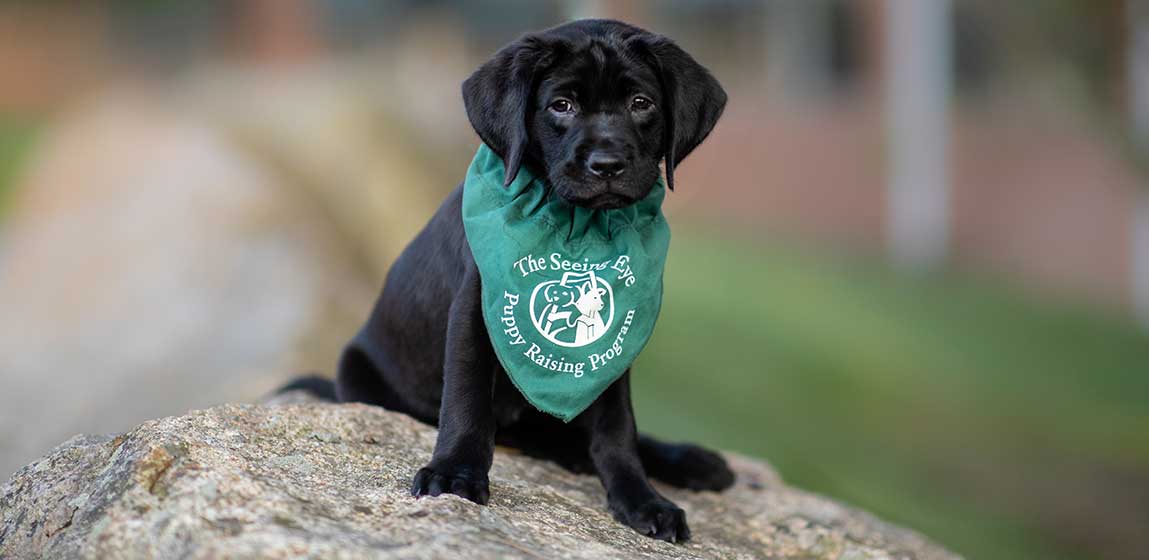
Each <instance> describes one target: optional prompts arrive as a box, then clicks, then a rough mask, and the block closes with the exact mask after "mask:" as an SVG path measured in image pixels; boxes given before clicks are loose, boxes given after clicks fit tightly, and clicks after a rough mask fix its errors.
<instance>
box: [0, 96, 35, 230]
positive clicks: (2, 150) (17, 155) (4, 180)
mask: <svg viewBox="0 0 1149 560" xmlns="http://www.w3.org/2000/svg"><path fill="white" fill-rule="evenodd" d="M37 130H38V127H37V126H36V125H35V123H32V122H29V121H28V120H26V119H15V118H6V117H3V116H0V218H2V217H3V216H4V212H5V210H6V209H7V204H6V203H7V201H8V195H9V194H10V192H11V190H12V187H13V183H15V182H16V179H17V176H18V174H19V172H20V170H21V168H22V166H23V163H24V161H25V160H26V159H27V156H28V154H29V153H30V152H31V147H32V143H33V141H34V140H35V137H36V131H37Z"/></svg>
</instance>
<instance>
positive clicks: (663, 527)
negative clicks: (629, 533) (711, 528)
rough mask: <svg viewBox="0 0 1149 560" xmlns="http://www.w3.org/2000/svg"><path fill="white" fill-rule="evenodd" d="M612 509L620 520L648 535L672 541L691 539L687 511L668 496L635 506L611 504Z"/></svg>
mask: <svg viewBox="0 0 1149 560" xmlns="http://www.w3.org/2000/svg"><path fill="white" fill-rule="evenodd" d="M610 510H611V513H613V514H614V518H615V519H617V520H618V521H619V522H621V523H624V524H626V525H629V526H630V527H632V528H633V529H634V530H636V531H638V532H639V533H642V534H644V535H646V536H648V537H654V538H656V539H659V540H663V541H667V542H672V543H677V542H685V541H688V540H690V527H688V526H687V525H686V512H684V511H682V509H681V508H679V507H678V506H676V505H674V504H673V503H672V502H671V501H670V500H667V499H666V498H662V497H656V498H654V499H652V500H650V501H649V502H646V503H644V504H642V505H640V506H638V507H635V508H626V507H624V506H621V505H615V504H611V506H610Z"/></svg>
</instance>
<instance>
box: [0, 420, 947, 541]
mask: <svg viewBox="0 0 1149 560" xmlns="http://www.w3.org/2000/svg"><path fill="white" fill-rule="evenodd" d="M434 441H435V431H434V429H433V428H431V427H428V426H425V425H423V424H420V423H418V422H416V421H415V420H412V419H410V418H408V417H407V416H404V415H401V414H396V413H392V412H387V411H385V410H382V409H380V408H378V407H372V406H367V405H358V404H342V405H335V404H323V403H297V404H281V405H224V406H218V407H215V408H211V409H207V410H200V411H193V412H190V413H189V414H187V415H185V416H176V417H169V418H163V419H159V420H153V421H149V422H146V423H144V424H142V425H140V426H139V427H137V428H135V429H134V430H132V431H130V432H128V433H126V434H123V435H120V436H115V437H96V436H77V437H75V438H73V439H71V440H69V441H68V442H66V443H64V444H63V445H61V446H59V447H57V448H56V449H54V450H53V451H52V452H51V453H49V454H48V455H47V456H45V457H43V458H42V459H40V460H38V461H36V462H34V463H32V464H31V465H28V466H26V467H24V468H22V469H20V470H19V471H18V472H17V473H16V474H15V475H14V476H13V477H12V478H11V479H10V480H8V482H7V483H5V484H4V486H3V488H2V491H0V492H2V493H0V558H40V557H44V558H177V557H178V558H296V557H316V558H546V559H552V558H827V559H829V558H833V559H841V560H857V559H871V558H872V559H877V558H890V559H893V558H906V559H911V558H921V559H933V558H956V556H954V555H953V554H951V553H949V552H946V551H944V550H942V549H941V548H939V547H937V546H936V545H934V544H932V543H930V542H929V541H927V540H926V539H924V538H923V537H921V536H919V535H916V534H915V533H913V532H910V531H908V530H905V529H901V528H897V527H894V526H892V525H889V524H887V523H884V522H882V521H879V520H877V519H876V518H874V517H873V516H871V515H868V514H866V513H863V512H859V511H857V510H855V509H852V508H849V507H846V506H843V505H840V504H837V503H835V502H833V501H831V500H828V499H826V498H822V497H819V496H815V495H812V494H809V493H806V492H802V491H799V490H796V489H793V488H789V487H787V486H785V485H784V484H783V483H782V481H781V479H780V478H779V477H778V475H777V474H776V473H775V472H774V471H773V470H772V469H770V467H769V466H767V465H765V464H763V463H761V462H759V461H753V460H749V459H746V458H743V457H738V456H735V455H729V456H728V458H729V459H730V461H731V463H732V466H733V468H734V469H735V471H736V472H737V473H738V481H737V483H736V485H735V487H734V488H732V489H730V490H728V491H726V492H723V493H712V492H703V493H694V492H689V491H683V490H677V489H672V488H667V487H662V486H660V490H661V491H662V492H664V493H665V494H666V495H667V496H668V497H669V498H671V499H672V500H674V501H675V502H676V503H678V504H679V505H680V506H681V507H682V508H683V509H685V510H686V512H687V516H688V520H689V522H690V526H691V529H692V532H693V540H691V541H690V542H689V543H686V544H679V545H674V544H670V543H666V542H661V541H656V540H654V539H650V538H647V537H644V536H642V535H639V534H638V533H636V532H634V531H633V530H631V529H629V528H627V527H625V526H623V525H620V524H618V523H617V522H615V521H614V520H613V519H612V518H611V516H610V514H609V513H608V512H607V510H606V505H605V494H604V491H603V490H602V487H601V485H600V484H599V482H598V480H597V479H596V478H595V477H593V476H585V475H575V474H571V473H569V472H567V471H565V470H563V469H562V468H561V467H558V466H556V465H554V464H552V463H549V462H545V461H540V460H536V459H532V458H529V457H525V456H523V455H519V454H516V453H515V452H514V451H513V450H505V449H500V450H498V452H497V453H496V457H495V465H494V468H493V469H492V471H491V502H490V505H489V506H487V507H484V506H479V505H476V504H473V503H471V502H467V501H465V500H462V499H459V498H457V497H455V496H442V497H438V498H423V499H415V498H412V497H410V496H409V494H408V488H409V483H410V480H411V476H412V474H413V473H414V472H415V471H416V470H417V469H418V468H419V467H420V466H422V465H423V464H424V463H425V462H426V461H427V460H428V459H429V458H430V455H431V449H432V447H433V445H434Z"/></svg>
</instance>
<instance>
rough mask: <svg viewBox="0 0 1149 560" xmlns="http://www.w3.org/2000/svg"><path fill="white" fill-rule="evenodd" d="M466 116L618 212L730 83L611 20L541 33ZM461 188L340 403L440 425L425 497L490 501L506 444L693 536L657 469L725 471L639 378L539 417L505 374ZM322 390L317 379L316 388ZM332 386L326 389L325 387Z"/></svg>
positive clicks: (410, 264) (370, 335)
mask: <svg viewBox="0 0 1149 560" xmlns="http://www.w3.org/2000/svg"><path fill="white" fill-rule="evenodd" d="M463 101H464V103H465V105H466V109H467V115H468V117H469V119H470V121H471V124H472V125H473V126H474V128H475V131H476V132H478V134H479V136H480V137H481V138H482V140H483V142H485V143H486V144H487V145H488V146H490V147H491V149H492V150H494V151H495V152H496V153H497V154H499V155H500V156H501V157H502V158H503V161H504V162H505V163H506V168H507V174H506V181H507V183H508V184H509V183H510V181H512V180H513V179H514V177H515V176H516V174H517V173H518V171H519V169H520V167H521V166H524V165H525V166H529V167H530V168H532V170H533V171H535V172H537V173H539V174H542V175H544V176H546V177H547V178H548V179H549V182H550V184H551V186H552V187H553V188H554V190H555V193H556V194H557V195H558V196H561V197H562V198H563V199H565V200H566V201H568V202H569V203H570V204H575V205H580V206H586V207H591V208H617V207H621V206H626V205H628V204H631V203H633V202H635V201H637V200H639V199H641V198H643V197H644V196H646V194H647V193H649V191H650V189H651V188H652V186H653V185H654V183H655V181H656V179H657V178H658V175H659V164H660V162H664V163H665V168H666V176H667V182H668V184H670V185H673V175H674V167H675V166H676V165H677V164H678V163H679V162H681V161H682V159H683V158H685V157H686V156H687V154H689V153H690V152H691V151H692V150H693V149H694V148H695V147H696V146H698V144H699V143H701V142H702V140H703V139H704V138H705V137H706V136H707V134H709V132H710V130H711V129H712V128H713V127H714V125H715V123H716V122H717V120H718V117H719V116H720V115H721V113H722V109H723V107H724V105H725V103H726V94H725V92H723V90H722V87H721V86H720V85H719V84H718V82H717V81H716V80H715V79H714V78H713V77H712V76H711V75H710V73H709V72H708V71H706V70H705V69H704V68H703V67H702V66H700V65H699V64H698V63H697V62H695V61H694V59H693V58H691V57H690V55H688V54H686V53H685V52H684V51H682V50H681V49H680V48H679V47H678V46H676V45H675V44H674V43H673V42H671V41H670V40H668V39H666V38H664V37H661V36H658V35H654V34H651V33H648V32H646V31H643V30H641V29H638V28H636V27H633V26H630V25H627V24H623V23H620V22H616V21H609V20H583V21H578V22H574V23H570V24H566V25H562V26H559V27H556V28H553V29H550V30H547V31H543V32H540V33H536V34H530V35H526V36H524V37H523V38H521V39H520V40H518V41H515V42H514V43H511V44H510V45H508V46H506V47H504V48H503V49H502V50H500V51H499V52H498V53H496V54H495V56H494V58H492V59H491V60H490V61H489V62H487V63H486V64H484V65H483V66H482V67H480V68H479V69H478V70H477V71H476V72H475V73H474V74H473V75H472V76H471V77H470V78H468V79H467V80H466V81H465V82H464V83H463ZM461 198H462V185H460V186H459V187H458V188H456V189H455V190H454V192H452V193H451V195H450V196H449V197H448V198H447V200H446V201H445V202H444V203H443V205H442V207H440V208H439V210H438V211H437V212H436V214H435V215H434V216H433V217H432V218H431V221H430V223H428V224H427V226H426V228H425V229H424V230H423V231H422V232H421V233H420V234H419V235H418V236H417V237H416V238H415V239H414V241H412V242H411V244H410V245H409V246H408V247H407V249H406V250H405V251H404V252H403V254H402V255H401V256H400V257H399V259H398V260H397V261H396V262H395V264H394V266H393V267H392V268H391V271H390V273H389V274H388V277H387V281H386V284H385V286H384V288H383V293H382V295H381V296H380V298H379V301H378V302H377V303H376V305H375V308H374V310H373V311H372V312H371V316H370V318H369V319H368V321H367V324H366V325H365V326H364V327H363V329H362V330H361V331H360V332H359V333H358V334H357V335H356V336H355V338H354V339H353V340H352V341H351V343H350V344H349V345H348V346H347V348H346V350H345V352H344V354H343V357H342V359H341V361H340V364H339V375H338V379H337V382H336V393H337V396H338V400H340V401H356V402H365V403H373V404H377V405H380V406H383V407H386V408H388V409H391V410H397V411H402V412H405V413H407V414H410V415H411V416H413V417H415V418H417V419H419V420H421V421H423V422H427V423H430V424H436V425H438V426H439V436H438V440H437V442H436V445H435V451H434V454H433V456H432V458H431V461H430V463H428V464H427V466H426V467H424V468H422V469H421V470H419V472H418V473H416V475H415V479H414V483H413V486H412V489H411V492H412V494H414V495H416V496H423V495H430V496H436V495H439V494H441V493H444V492H448V493H452V494H457V495H459V496H462V497H464V498H467V499H470V500H473V501H475V502H478V503H480V504H482V503H486V502H487V499H488V496H489V489H488V479H487V472H488V471H489V470H490V468H491V461H492V457H493V452H494V446H495V444H496V442H497V443H500V444H505V445H509V446H513V447H518V448H521V449H523V450H524V451H525V452H526V453H528V454H531V455H534V456H539V457H545V458H548V459H551V460H554V461H556V462H558V463H560V464H562V465H564V466H566V467H567V468H569V469H572V470H575V471H580V472H594V473H597V474H598V476H599V477H600V478H601V480H602V483H603V486H604V487H605V488H606V491H607V501H608V504H609V507H610V509H611V511H612V512H613V513H614V515H615V517H616V518H617V519H619V520H620V521H621V522H623V523H626V524H627V525H629V526H631V527H634V528H635V529H637V530H638V531H641V532H643V533H645V534H647V535H650V536H653V537H657V538H659V539H664V540H669V541H681V540H685V539H688V538H690V529H689V528H688V527H687V525H686V519H685V515H684V514H683V511H682V510H681V509H679V508H678V507H677V506H675V505H674V504H673V503H671V502H670V501H669V500H667V499H665V498H664V497H662V496H661V495H659V493H658V492H657V491H655V489H654V488H653V487H651V485H650V483H649V481H648V480H647V475H648V474H649V475H650V476H654V477H656V478H659V479H661V480H663V481H665V482H667V483H669V484H672V485H676V486H680V487H685V488H691V489H697V490H721V489H724V488H726V487H728V486H729V485H730V484H731V483H732V482H733V479H734V477H733V474H732V473H731V472H730V470H729V468H727V466H726V463H725V461H723V459H722V458H721V457H720V456H719V455H717V454H716V453H713V452H711V451H707V450H705V449H702V448H700V447H696V446H693V445H680V444H667V443H662V442H659V441H656V440H654V439H652V438H650V437H646V436H643V435H641V434H639V433H637V431H636V429H635V420H634V413H633V410H632V408H631V400H630V374H629V371H628V372H627V373H626V374H625V375H623V376H622V377H621V378H619V380H618V381H616V382H615V383H614V384H613V385H612V386H611V387H610V388H608V389H607V390H606V391H605V392H604V393H603V394H602V395H601V396H600V397H599V398H598V400H597V401H595V403H594V404H593V405H591V406H590V407H589V408H588V409H587V410H586V411H585V412H583V413H582V414H580V415H579V416H578V417H577V418H576V419H575V420H574V421H572V422H571V423H569V424H564V423H563V422H561V421H559V420H557V419H555V418H553V417H551V416H549V415H547V414H544V413H541V412H539V411H537V410H535V409H534V408H533V407H532V406H531V405H530V404H528V403H527V401H526V400H525V399H524V398H523V396H522V394H520V393H519V391H518V390H517V389H516V388H515V387H514V386H513V385H512V384H511V382H510V379H509V378H508V377H507V374H506V372H505V371H503V369H502V367H501V366H500V365H499V362H498V360H497V359H496V357H495V354H494V350H493V349H492V348H491V342H490V339H489V338H488V336H487V332H486V329H485V328H484V325H483V317H482V314H481V309H480V306H481V302H480V286H481V279H480V277H479V272H478V269H477V268H476V265H475V262H474V259H473V258H472V256H471V249H470V247H469V246H468V244H467V239H466V236H465V235H464V233H463V224H462V217H461V209H460V203H461ZM314 383H315V382H314V380H310V381H307V382H306V383H304V385H305V386H306V388H310V389H312V390H317V388H316V387H313V385H314ZM322 390H324V389H323V388H318V391H322Z"/></svg>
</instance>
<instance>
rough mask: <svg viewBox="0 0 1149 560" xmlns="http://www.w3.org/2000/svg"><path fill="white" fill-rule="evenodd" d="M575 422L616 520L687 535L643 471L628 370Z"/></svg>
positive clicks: (667, 536) (650, 531)
mask: <svg viewBox="0 0 1149 560" xmlns="http://www.w3.org/2000/svg"><path fill="white" fill-rule="evenodd" d="M579 421H580V422H581V423H582V424H583V425H584V426H585V428H586V429H587V430H588V436H589V440H590V457H591V460H592V461H593V462H594V466H595V469H597V470H598V476H599V478H600V479H601V480H602V485H603V487H605V488H606V497H607V503H608V505H609V506H610V511H611V513H613V514H614V517H615V519H617V520H619V521H620V522H622V523H625V524H627V525H629V526H631V527H633V528H634V529H635V530H637V531H639V532H640V533H643V534H646V535H647V536H651V537H654V538H657V539H662V540H664V541H670V542H679V541H685V540H688V539H690V528H689V527H688V526H687V525H686V514H685V513H684V512H683V511H682V509H680V508H679V507H678V506H676V505H674V503H673V502H671V501H670V500H667V499H666V498H663V497H662V496H661V495H659V493H658V492H656V491H655V490H654V488H653V487H652V486H651V485H650V481H649V480H648V479H647V477H646V472H645V471H643V468H642V460H641V459H640V458H639V455H638V431H637V430H636V429H635V424H634V409H633V408H632V407H631V403H630V371H629V370H627V372H626V373H625V374H623V376H622V377H620V378H619V379H618V380H617V381H615V382H614V384H612V385H611V386H610V387H609V388H608V389H607V390H606V391H604V392H603V394H602V395H600V396H599V398H598V400H596V401H595V402H594V404H593V405H591V406H590V408H588V409H586V411H584V412H583V413H582V414H580V415H579Z"/></svg>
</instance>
